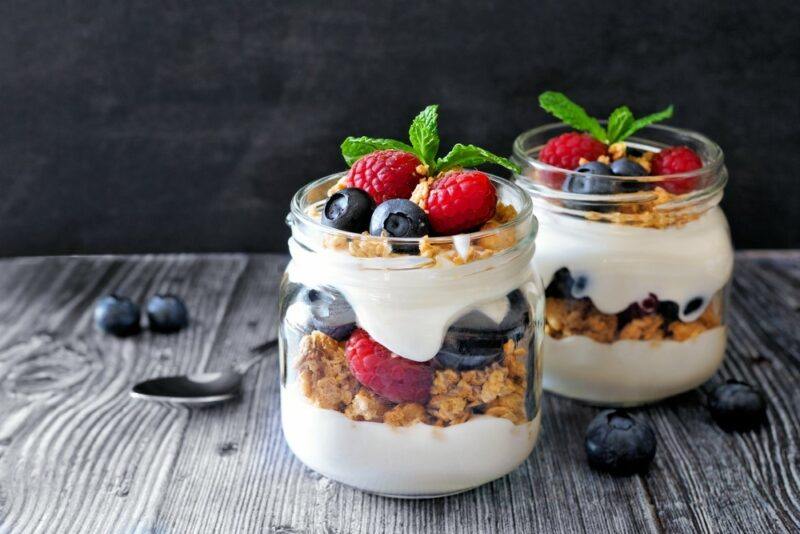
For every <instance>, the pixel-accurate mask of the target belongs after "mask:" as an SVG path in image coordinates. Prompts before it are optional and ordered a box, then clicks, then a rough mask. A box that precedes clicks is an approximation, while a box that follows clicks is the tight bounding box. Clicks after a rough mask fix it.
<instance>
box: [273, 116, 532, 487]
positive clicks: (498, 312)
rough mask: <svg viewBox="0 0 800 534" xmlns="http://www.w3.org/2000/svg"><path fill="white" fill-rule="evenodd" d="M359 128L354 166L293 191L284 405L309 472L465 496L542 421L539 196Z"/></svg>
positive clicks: (521, 456) (285, 292)
mask: <svg viewBox="0 0 800 534" xmlns="http://www.w3.org/2000/svg"><path fill="white" fill-rule="evenodd" d="M409 137H410V144H406V143H404V142H400V141H394V140H388V139H373V138H366V137H360V138H348V139H347V140H345V142H344V143H343V145H342V153H343V155H344V158H345V160H346V162H347V164H348V165H350V169H349V171H347V172H342V173H337V174H333V175H331V176H327V177H324V178H321V179H319V180H316V181H314V182H312V183H310V184H308V185H307V186H306V187H304V188H302V189H301V190H300V191H298V192H297V194H296V195H295V196H294V198H293V200H292V204H291V212H290V214H289V217H288V222H289V225H290V227H291V230H292V236H291V238H290V240H289V249H290V252H291V256H292V259H291V262H290V263H289V265H288V266H287V268H286V273H285V276H284V281H283V285H282V291H281V329H280V341H281V351H280V362H281V415H282V426H283V432H284V435H285V437H286V441H287V443H288V444H289V446H290V448H291V449H292V451H293V452H294V454H295V455H296V456H297V457H298V458H299V459H300V460H301V461H302V462H303V463H305V464H306V465H307V466H308V467H310V468H312V469H314V470H315V471H318V472H319V473H321V474H323V475H325V476H327V477H329V478H332V479H334V480H337V481H339V482H342V483H345V484H348V485H351V486H354V487H357V488H360V489H362V490H366V491H370V492H375V493H380V494H384V495H392V496H400V497H432V496H439V495H445V494H450V493H455V492H459V491H464V490H466V489H469V488H473V487H475V486H478V485H481V484H483V483H486V482H489V481H491V480H494V479H496V478H499V477H502V476H503V475H505V474H506V473H509V472H510V471H512V470H513V469H515V468H516V467H517V466H518V465H519V464H521V463H522V462H523V461H524V460H525V459H526V458H527V457H528V455H529V454H530V452H531V450H532V449H533V447H534V444H535V443H536V440H537V437H538V434H539V428H540V411H539V406H540V402H539V401H540V381H541V379H540V376H541V373H540V367H541V361H540V357H539V352H540V348H541V343H542V339H543V330H544V322H543V313H544V290H543V287H542V285H541V281H540V278H539V277H538V275H536V273H535V267H534V265H533V264H532V263H531V259H532V257H533V252H534V236H535V233H536V219H535V218H534V217H533V213H532V201H531V199H530V197H529V195H528V194H527V193H526V192H525V191H523V190H522V189H521V188H519V187H518V186H516V185H514V184H513V183H511V182H508V181H506V180H503V179H501V178H497V177H495V176H492V175H489V174H486V173H484V172H481V171H478V170H475V169H474V168H473V167H475V166H477V165H480V164H483V163H494V164H498V165H501V166H504V167H506V168H509V169H512V170H518V168H517V167H516V166H515V165H513V164H512V163H511V162H509V161H508V160H505V159H503V158H500V157H497V156H495V155H493V154H491V153H489V152H487V151H485V150H483V149H480V148H478V147H475V146H471V145H461V144H459V145H455V146H454V147H453V149H452V150H451V151H450V152H449V153H447V154H446V155H444V156H442V157H438V158H437V156H436V154H437V151H438V144H439V138H438V132H437V109H436V107H435V106H429V107H428V108H426V109H425V110H424V111H423V112H422V113H420V114H419V115H418V116H417V117H416V118H415V119H414V121H413V123H412V125H411V128H410V131H409Z"/></svg>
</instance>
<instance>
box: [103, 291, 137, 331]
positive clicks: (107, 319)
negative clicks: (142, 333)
mask: <svg viewBox="0 0 800 534" xmlns="http://www.w3.org/2000/svg"><path fill="white" fill-rule="evenodd" d="M140 316H141V313H140V311H139V306H137V305H136V304H135V303H134V302H133V301H131V299H129V298H127V297H120V296H118V295H109V296H107V297H103V298H102V299H100V300H99V301H98V303H97V305H96V306H95V309H94V322H95V325H96V326H97V328H99V329H100V330H102V331H103V332H107V333H109V334H112V335H115V336H118V337H126V336H131V335H134V334H137V333H138V332H139V330H140Z"/></svg>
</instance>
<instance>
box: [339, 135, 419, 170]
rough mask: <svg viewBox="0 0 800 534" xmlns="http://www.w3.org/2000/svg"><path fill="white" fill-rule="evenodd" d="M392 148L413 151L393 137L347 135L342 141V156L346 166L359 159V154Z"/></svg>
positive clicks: (363, 154) (350, 165) (364, 154)
mask: <svg viewBox="0 0 800 534" xmlns="http://www.w3.org/2000/svg"><path fill="white" fill-rule="evenodd" d="M389 148H393V149H396V150H403V151H405V152H411V153H412V154H413V153H414V149H413V148H411V147H410V146H408V145H407V144H405V143H402V142H400V141H395V140H394V139H375V138H372V137H348V138H347V139H345V140H344V142H343V143H342V157H344V160H345V161H346V162H347V166H348V167H352V166H353V163H355V162H356V161H358V160H359V158H361V156H366V155H367V154H370V153H372V152H375V151H376V150H386V149H389Z"/></svg>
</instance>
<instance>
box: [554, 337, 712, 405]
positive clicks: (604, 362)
mask: <svg viewBox="0 0 800 534" xmlns="http://www.w3.org/2000/svg"><path fill="white" fill-rule="evenodd" d="M726 334H727V331H726V329H725V327H724V326H719V327H716V328H712V329H710V330H706V331H705V332H703V333H702V334H700V335H699V336H697V337H695V338H692V339H689V340H686V341H673V340H659V341H633V340H621V341H617V342H615V343H598V342H597V341H594V340H593V339H590V338H588V337H586V336H569V337H565V338H562V339H554V338H551V337H550V336H545V340H544V349H543V350H544V354H545V359H544V387H545V389H547V390H548V391H552V392H553V393H558V394H559V395H564V396H565V397H572V398H577V399H580V400H583V401H587V402H595V403H598V404H613V405H634V404H641V403H646V402H653V401H657V400H660V399H663V398H666V397H670V396H672V395H677V394H678V393H682V392H684V391H688V390H690V389H694V388H696V387H697V386H699V385H700V384H702V383H703V382H705V381H706V380H708V379H709V378H711V376H712V375H713V374H714V373H715V372H716V370H717V369H718V368H719V366H720V365H721V364H722V359H723V357H724V356H725V341H726Z"/></svg>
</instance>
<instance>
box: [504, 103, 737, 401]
mask: <svg viewBox="0 0 800 534" xmlns="http://www.w3.org/2000/svg"><path fill="white" fill-rule="evenodd" d="M540 102H541V104H542V106H543V107H544V108H545V109H546V110H548V111H549V112H551V113H553V114H554V115H556V116H557V117H558V118H560V119H562V120H563V121H564V123H561V124H551V125H547V126H543V127H541V128H536V129H534V130H531V131H528V132H525V133H523V134H522V135H520V136H519V137H518V138H517V139H516V141H515V143H514V156H513V157H514V160H515V161H516V162H517V163H519V164H520V165H521V166H522V168H523V169H522V172H521V174H520V175H518V179H519V183H520V184H521V185H522V186H523V187H524V188H525V189H526V190H528V191H529V192H530V194H531V196H532V198H533V202H534V210H535V212H536V214H537V217H538V218H539V223H540V228H539V233H538V237H537V251H536V256H535V258H534V260H533V262H534V265H535V266H536V268H537V269H538V271H539V272H540V273H541V275H542V277H543V280H544V285H545V287H546V312H545V315H546V326H545V332H546V334H545V341H544V347H545V349H544V353H545V358H546V361H545V365H544V388H545V389H547V390H548V391H553V392H555V393H558V394H561V395H564V396H567V397H572V398H575V399H580V400H583V401H587V402H590V403H595V404H608V405H637V404H642V403H648V402H653V401H657V400H659V399H662V398H665V397H669V396H671V395H676V394H678V393H682V392H684V391H687V390H690V389H692V388H695V387H697V386H698V385H700V384H702V383H703V382H705V381H706V380H707V379H708V378H709V377H711V375H713V374H714V372H715V371H716V370H717V368H718V367H719V366H720V364H721V363H722V360H723V357H724V354H725V343H726V326H725V307H726V293H727V289H728V286H729V282H730V278H731V273H732V269H733V250H732V246H731V239H730V233H729V230H728V224H727V221H726V219H725V215H724V214H723V213H722V210H721V209H720V208H719V202H720V200H721V198H722V194H723V189H724V187H725V183H726V182H727V179H728V173H727V170H726V169H725V167H724V165H723V155H722V151H721V150H720V148H719V147H718V146H717V145H716V144H715V143H713V142H712V141H711V140H709V139H708V138H706V137H704V136H702V135H700V134H698V133H695V132H690V131H686V130H681V129H677V128H670V127H667V126H661V125H655V124H653V123H655V122H658V121H661V120H664V119H666V118H669V117H670V116H671V115H672V108H671V107H670V108H667V109H666V110H664V111H662V112H659V113H656V114H653V115H649V116H647V117H643V118H640V119H635V118H634V117H633V115H632V113H631V112H630V110H629V109H628V108H627V107H625V106H622V107H620V108H618V109H616V110H615V111H614V112H613V113H612V115H611V117H610V118H609V120H608V121H597V120H595V119H593V118H591V117H589V116H588V115H587V114H586V112H585V111H584V110H583V109H582V108H580V107H579V106H577V105H576V104H574V103H573V102H571V101H570V100H569V99H567V98H566V97H565V96H564V95H561V94H559V93H544V94H543V95H542V96H541V97H540Z"/></svg>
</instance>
